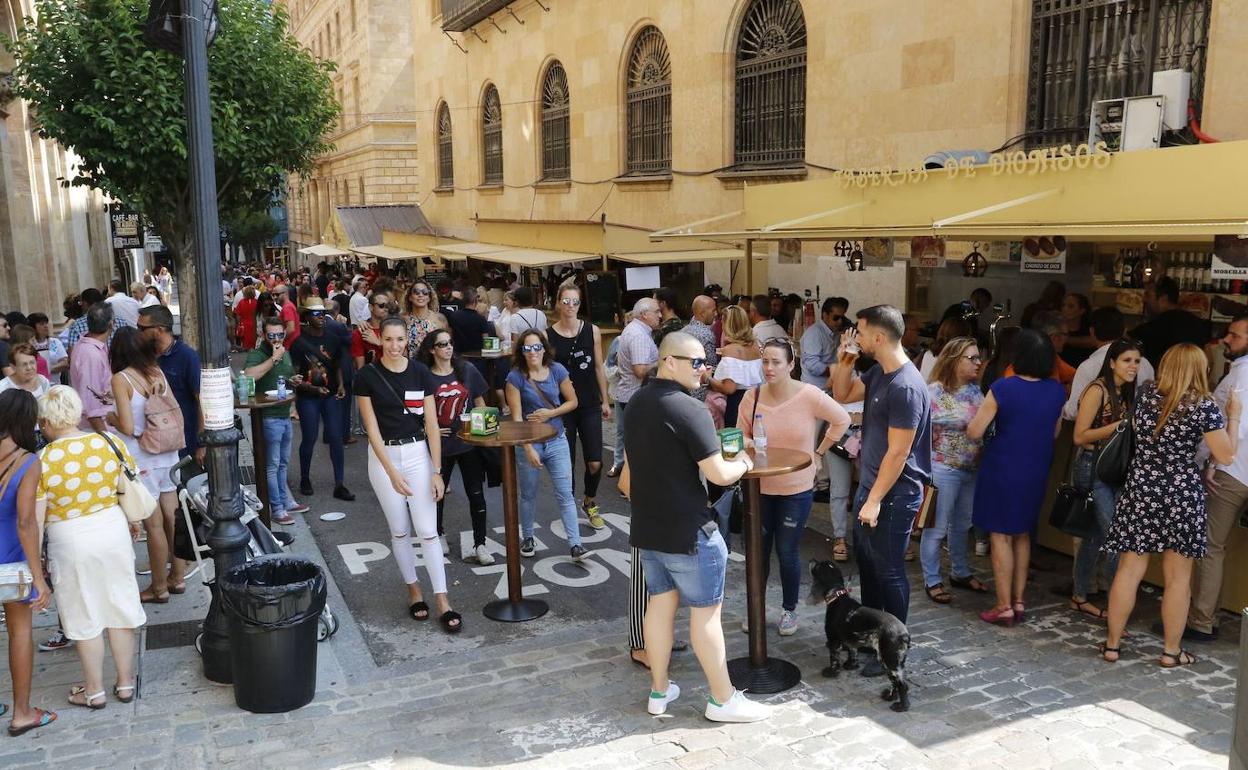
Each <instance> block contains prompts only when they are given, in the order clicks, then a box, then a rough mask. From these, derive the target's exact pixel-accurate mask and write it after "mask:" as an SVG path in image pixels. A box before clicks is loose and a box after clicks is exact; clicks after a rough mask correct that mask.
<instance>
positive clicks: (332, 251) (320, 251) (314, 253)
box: [299, 243, 350, 257]
mask: <svg viewBox="0 0 1248 770" xmlns="http://www.w3.org/2000/svg"><path fill="white" fill-rule="evenodd" d="M299 253H300V254H305V255H307V256H309V257H345V256H347V255H348V254H350V252H348V251H343V250H342V249H340V248H338V247H337V246H330V245H329V244H327V243H318V244H316V245H315V246H308V247H306V248H302V249H299Z"/></svg>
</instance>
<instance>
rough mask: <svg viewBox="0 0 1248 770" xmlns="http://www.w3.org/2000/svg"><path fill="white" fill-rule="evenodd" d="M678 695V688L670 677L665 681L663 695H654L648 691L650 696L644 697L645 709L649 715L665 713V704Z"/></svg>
mask: <svg viewBox="0 0 1248 770" xmlns="http://www.w3.org/2000/svg"><path fill="white" fill-rule="evenodd" d="M679 697H680V688H679V687H677V686H676V683H675V682H673V681H671V680H670V679H669V680H668V681H667V693H666V694H665V695H655V694H654V692H653V691H651V692H650V697H649V698H647V699H646V711H649V712H650V715H651V716H656V717H657V716H658V715H660V714H666V713H667V704H669V703H671V702H672V701H674V700H676V699H677V698H679Z"/></svg>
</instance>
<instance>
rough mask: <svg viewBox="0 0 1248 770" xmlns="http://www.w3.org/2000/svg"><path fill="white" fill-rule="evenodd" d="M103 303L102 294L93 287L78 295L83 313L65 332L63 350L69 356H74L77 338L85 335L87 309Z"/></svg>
mask: <svg viewBox="0 0 1248 770" xmlns="http://www.w3.org/2000/svg"><path fill="white" fill-rule="evenodd" d="M103 301H104V294H103V293H101V292H100V290H99V289H96V288H94V287H87V288H85V289H83V290H82V293H81V294H79V295H78V304H79V305H81V306H82V310H83V313H82V315H80V316H78V317H77V318H75V319H74V322H73V323H71V324H70V325H69V329H68V330H67V331H66V332H65V349H66V350H67V351H68V352H69V354H70V355H71V356H72V355H73V354H74V345H76V344H78V340H79V338H80V337H82V336H83V335H84V334H86V333H87V313H86V311H87V309H88V308H90V307H91V306H92V305H94V304H95V303H97V302H103ZM110 341H111V337H110Z"/></svg>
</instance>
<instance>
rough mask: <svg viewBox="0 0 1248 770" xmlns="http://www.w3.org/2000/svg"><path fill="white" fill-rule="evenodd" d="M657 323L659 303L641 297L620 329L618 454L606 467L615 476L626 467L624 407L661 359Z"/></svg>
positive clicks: (616, 428)
mask: <svg viewBox="0 0 1248 770" xmlns="http://www.w3.org/2000/svg"><path fill="white" fill-rule="evenodd" d="M658 326H659V303H658V302H657V301H655V300H654V299H651V298H650V297H642V298H641V299H639V300H637V303H636V304H635V305H633V320H631V321H629V322H628V326H625V327H624V331H622V332H620V339H619V342H620V347H619V352H617V353H616V362H617V364H618V366H619V370H620V383H619V385H618V386H616V389H615V457H614V459H613V460H612V463H611V469H610V470H609V471H607V475H608V476H611V477H612V478H614V477H616V476H618V475H620V470H621V469H622V468H623V467H624V410H625V408H627V407H628V401H629V399H631V398H632V397H633V394H634V393H636V392H637V390H638V388H640V387H641V383H642V381H643V380H645V379H646V376H647V375H648V374H649V373H650V369H651V367H653V366H654V363H655V362H656V361H658V360H659V348H658V346H656V345H655V344H654V338H653V337H652V336H651V335H652V334H653V332H654V330H655V329H656V328H658Z"/></svg>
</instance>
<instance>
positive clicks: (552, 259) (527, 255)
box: [433, 243, 599, 267]
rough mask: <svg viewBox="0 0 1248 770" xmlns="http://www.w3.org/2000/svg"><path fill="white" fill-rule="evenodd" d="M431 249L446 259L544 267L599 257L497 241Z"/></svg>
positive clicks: (597, 257)
mask: <svg viewBox="0 0 1248 770" xmlns="http://www.w3.org/2000/svg"><path fill="white" fill-rule="evenodd" d="M433 250H434V251H435V252H437V253H438V254H441V255H443V256H445V257H447V258H448V259H453V258H454V257H455V256H459V257H460V258H461V259H463V258H467V257H474V258H476V259H480V260H483V261H485V262H497V263H499V264H504V265H520V266H522V267H546V266H548V265H560V264H564V263H566V262H585V261H587V260H591V259H599V256H598V255H597V254H584V253H581V252H577V251H554V250H551V249H523V248H518V247H516V246H504V245H502V244H498V243H461V244H457V245H455V246H434V247H433Z"/></svg>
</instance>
